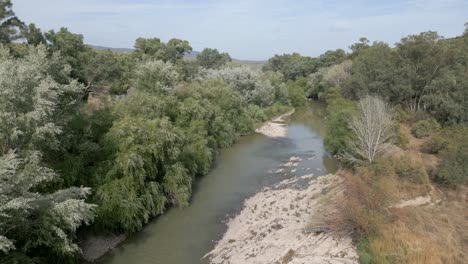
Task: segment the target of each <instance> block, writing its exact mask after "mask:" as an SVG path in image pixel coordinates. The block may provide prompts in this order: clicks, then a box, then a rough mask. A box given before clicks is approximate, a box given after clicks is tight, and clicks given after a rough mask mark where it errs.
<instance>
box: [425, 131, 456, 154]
mask: <svg viewBox="0 0 468 264" xmlns="http://www.w3.org/2000/svg"><path fill="white" fill-rule="evenodd" d="M448 143H449V142H448V140H447V139H445V138H443V137H442V136H440V135H436V136H433V137H431V138H430V139H429V140H428V141H426V142H424V144H422V145H421V151H422V152H424V153H428V154H437V153H439V152H440V151H441V150H443V149H445V148H446V147H447V145H448Z"/></svg>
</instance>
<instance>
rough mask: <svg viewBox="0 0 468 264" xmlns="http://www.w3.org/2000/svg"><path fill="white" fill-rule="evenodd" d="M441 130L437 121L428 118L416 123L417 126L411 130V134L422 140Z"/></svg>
mask: <svg viewBox="0 0 468 264" xmlns="http://www.w3.org/2000/svg"><path fill="white" fill-rule="evenodd" d="M439 128H440V125H439V123H438V122H437V120H435V119H434V118H428V119H423V120H420V121H418V122H416V124H414V126H413V128H412V129H411V133H412V134H413V135H414V136H415V137H417V138H422V137H427V136H429V135H430V134H431V133H432V132H434V130H437V129H439Z"/></svg>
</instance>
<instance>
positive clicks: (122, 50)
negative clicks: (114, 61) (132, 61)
mask: <svg viewBox="0 0 468 264" xmlns="http://www.w3.org/2000/svg"><path fill="white" fill-rule="evenodd" d="M88 46H90V47H91V48H93V49H95V50H111V51H113V52H132V51H133V49H128V48H110V47H104V46H96V45H89V44H88Z"/></svg>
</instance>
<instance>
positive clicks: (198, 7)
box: [12, 0, 468, 60]
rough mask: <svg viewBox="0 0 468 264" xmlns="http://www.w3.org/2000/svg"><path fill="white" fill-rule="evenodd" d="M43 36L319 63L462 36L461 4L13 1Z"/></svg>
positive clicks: (410, 0)
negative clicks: (63, 31)
mask: <svg viewBox="0 0 468 264" xmlns="http://www.w3.org/2000/svg"><path fill="white" fill-rule="evenodd" d="M12 2H13V9H14V11H15V12H16V15H17V16H18V17H19V18H20V19H21V20H23V21H24V22H26V23H35V24H36V26H38V27H40V28H41V29H42V30H43V31H48V30H50V29H54V30H58V29H60V28H61V27H67V28H68V29H69V30H70V31H71V32H73V33H80V34H82V35H83V36H84V40H85V43H88V44H92V45H100V46H107V47H114V48H132V47H133V44H134V41H135V39H136V38H138V37H146V38H150V37H158V38H160V39H161V40H163V41H167V40H169V39H171V38H180V39H185V40H188V41H189V42H190V44H191V46H192V47H193V49H194V50H197V51H201V50H202V49H203V48H207V47H209V48H217V49H218V50H220V51H222V52H228V53H229V54H230V55H231V57H233V58H237V59H249V60H265V59H268V58H270V57H272V56H273V55H275V54H283V53H292V52H298V53H301V54H302V55H308V56H318V55H320V54H322V53H323V52H325V51H327V50H330V49H337V48H343V49H347V47H348V46H350V45H351V44H353V43H355V42H357V41H358V39H359V38H360V37H367V38H368V39H370V40H371V41H376V40H378V41H385V42H387V43H389V44H391V45H393V44H394V43H396V42H398V41H399V40H400V39H401V38H402V37H404V36H407V35H410V34H417V33H419V32H422V31H428V30H432V31H437V32H438V33H439V34H440V35H442V36H444V37H447V38H448V37H454V36H458V35H461V34H462V32H463V31H464V23H465V22H468V0H439V1H437V0H378V1H377V0H374V1H371V0H348V1H343V0H308V1H307V0H250V1H247V0H237V1H232V0H172V1H168V0H158V1H150V0H13V1H12Z"/></svg>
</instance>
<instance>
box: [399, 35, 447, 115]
mask: <svg viewBox="0 0 468 264" xmlns="http://www.w3.org/2000/svg"><path fill="white" fill-rule="evenodd" d="M441 40H442V37H440V36H439V35H438V34H437V33H436V32H433V31H428V32H423V33H420V34H418V35H410V36H408V37H405V38H402V39H401V41H400V42H399V43H397V45H396V46H397V50H398V55H399V68H400V69H402V71H401V74H402V78H404V79H406V80H408V82H409V84H410V89H411V91H410V96H409V97H407V98H405V102H406V105H407V106H408V107H409V109H411V110H413V111H419V110H422V109H423V101H422V99H423V97H424V96H425V95H427V94H428V92H429V91H430V89H429V88H430V85H431V83H432V82H433V81H434V80H435V79H437V78H438V77H439V76H440V74H441V72H442V70H443V69H444V68H445V67H447V66H448V65H449V64H450V63H451V61H452V60H453V54H452V52H451V51H450V50H449V49H448V47H447V45H444V44H445V43H444V42H443V41H441Z"/></svg>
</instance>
